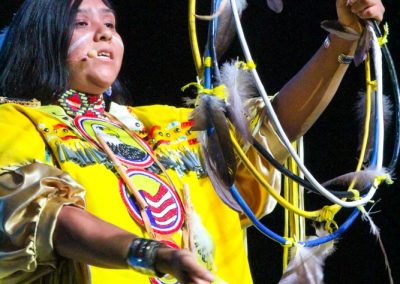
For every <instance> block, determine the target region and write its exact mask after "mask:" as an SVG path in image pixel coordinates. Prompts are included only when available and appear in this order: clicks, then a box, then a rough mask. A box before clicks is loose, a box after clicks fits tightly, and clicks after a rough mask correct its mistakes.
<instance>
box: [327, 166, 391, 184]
mask: <svg viewBox="0 0 400 284" xmlns="http://www.w3.org/2000/svg"><path fill="white" fill-rule="evenodd" d="M376 177H383V178H384V180H385V181H386V182H388V183H391V176H390V174H389V173H388V171H387V170H386V169H385V168H380V169H375V168H367V169H365V170H362V171H359V172H351V173H347V174H344V175H341V176H338V177H336V178H334V179H331V180H328V181H326V182H324V183H323V184H322V185H323V186H324V187H329V186H331V185H341V186H348V185H350V183H351V182H352V181H353V180H355V181H356V182H355V184H354V187H355V188H358V189H362V188H365V187H367V186H368V185H371V184H372V183H373V181H374V179H375V178H376Z"/></svg>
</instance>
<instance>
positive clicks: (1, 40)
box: [0, 27, 9, 49]
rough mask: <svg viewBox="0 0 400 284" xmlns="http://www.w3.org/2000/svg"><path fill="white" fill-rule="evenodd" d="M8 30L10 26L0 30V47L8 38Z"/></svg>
mask: <svg viewBox="0 0 400 284" xmlns="http://www.w3.org/2000/svg"><path fill="white" fill-rule="evenodd" d="M8 30H9V28H8V27H5V28H3V29H2V30H1V32H0V49H1V48H2V47H3V44H4V42H5V40H6V38H7V35H8Z"/></svg>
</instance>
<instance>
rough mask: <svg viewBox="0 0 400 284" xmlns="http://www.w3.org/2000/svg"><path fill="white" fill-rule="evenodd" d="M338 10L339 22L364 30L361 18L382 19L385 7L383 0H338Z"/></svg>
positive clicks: (360, 30) (358, 30)
mask: <svg viewBox="0 0 400 284" xmlns="http://www.w3.org/2000/svg"><path fill="white" fill-rule="evenodd" d="M336 10H337V14H338V19H339V22H340V23H341V24H342V25H344V26H348V27H351V28H353V29H354V30H356V31H357V32H359V33H361V32H362V29H363V28H362V26H361V24H360V22H359V19H364V20H366V19H374V20H377V21H382V19H383V13H384V12H385V7H384V6H383V4H382V2H381V0H337V1H336Z"/></svg>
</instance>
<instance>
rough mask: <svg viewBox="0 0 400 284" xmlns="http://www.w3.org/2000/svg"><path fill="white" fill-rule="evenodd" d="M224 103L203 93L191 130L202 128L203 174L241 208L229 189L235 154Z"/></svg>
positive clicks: (227, 200) (226, 201) (233, 177)
mask: <svg viewBox="0 0 400 284" xmlns="http://www.w3.org/2000/svg"><path fill="white" fill-rule="evenodd" d="M225 108H226V104H225V102H224V101H222V100H220V99H218V98H217V97H214V96H209V95H203V96H202V97H201V98H200V100H199V104H198V106H197V107H196V108H195V109H194V111H193V112H192V114H191V119H193V120H194V125H193V127H192V130H197V131H202V132H201V133H200V134H199V140H200V143H201V145H202V153H203V162H204V166H205V168H206V171H207V174H208V176H209V177H210V180H211V182H212V183H213V185H214V188H215V190H216V192H217V193H218V195H219V196H220V197H221V199H222V200H223V201H224V202H225V203H227V204H228V205H229V206H231V207H232V208H234V209H235V210H238V211H241V210H240V207H239V206H238V205H237V203H236V202H235V201H234V199H233V197H232V196H231V194H230V192H229V188H230V186H231V185H232V184H233V182H234V180H235V175H236V157H235V154H234V151H233V145H232V141H231V138H230V133H229V126H228V122H227V120H226V117H225Z"/></svg>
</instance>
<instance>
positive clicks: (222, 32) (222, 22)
mask: <svg viewBox="0 0 400 284" xmlns="http://www.w3.org/2000/svg"><path fill="white" fill-rule="evenodd" d="M236 5H237V9H238V13H239V15H242V13H243V11H244V10H245V9H246V7H247V1H246V0H236ZM235 34H236V29H235V20H234V18H233V14H232V6H231V2H230V1H227V3H226V6H225V8H224V10H223V11H222V13H221V15H220V16H219V17H218V29H217V38H216V48H217V58H218V59H220V58H221V57H222V55H223V54H224V53H225V51H226V50H227V49H228V47H229V45H230V44H231V42H232V40H233V38H234V37H235Z"/></svg>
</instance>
